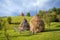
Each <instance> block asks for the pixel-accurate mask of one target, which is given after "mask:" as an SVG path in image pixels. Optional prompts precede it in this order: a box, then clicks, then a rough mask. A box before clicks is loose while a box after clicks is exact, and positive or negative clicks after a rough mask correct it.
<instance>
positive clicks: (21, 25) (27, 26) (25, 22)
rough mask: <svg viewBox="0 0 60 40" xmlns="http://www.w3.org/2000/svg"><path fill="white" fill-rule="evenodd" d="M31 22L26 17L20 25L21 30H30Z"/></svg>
mask: <svg viewBox="0 0 60 40" xmlns="http://www.w3.org/2000/svg"><path fill="white" fill-rule="evenodd" d="M29 29H30V28H29V23H28V22H27V20H26V19H25V18H24V19H23V21H22V22H21V24H20V26H19V30H29Z"/></svg>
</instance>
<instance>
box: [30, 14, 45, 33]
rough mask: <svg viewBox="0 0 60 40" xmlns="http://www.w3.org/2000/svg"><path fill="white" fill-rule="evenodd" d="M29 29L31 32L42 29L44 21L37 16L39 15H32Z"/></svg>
mask: <svg viewBox="0 0 60 40" xmlns="http://www.w3.org/2000/svg"><path fill="white" fill-rule="evenodd" d="M30 31H31V32H32V33H37V32H42V31H44V21H43V20H42V18H41V17H39V15H35V16H33V17H32V19H31V20H30Z"/></svg>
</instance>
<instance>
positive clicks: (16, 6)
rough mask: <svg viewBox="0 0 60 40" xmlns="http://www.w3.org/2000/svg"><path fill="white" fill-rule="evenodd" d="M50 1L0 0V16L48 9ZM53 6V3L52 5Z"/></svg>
mask: <svg viewBox="0 0 60 40" xmlns="http://www.w3.org/2000/svg"><path fill="white" fill-rule="evenodd" d="M51 1H52V0H0V16H3V15H5V16H8V15H10V16H11V15H13V14H14V13H17V14H19V13H20V12H25V13H26V12H28V11H30V12H31V11H36V8H37V10H40V9H47V7H48V8H49V7H50V5H49V4H50V3H49V2H51ZM53 1H54V0H53ZM54 4H55V3H54Z"/></svg>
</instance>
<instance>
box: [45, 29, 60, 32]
mask: <svg viewBox="0 0 60 40" xmlns="http://www.w3.org/2000/svg"><path fill="white" fill-rule="evenodd" d="M54 31H60V29H48V30H45V31H44V32H54Z"/></svg>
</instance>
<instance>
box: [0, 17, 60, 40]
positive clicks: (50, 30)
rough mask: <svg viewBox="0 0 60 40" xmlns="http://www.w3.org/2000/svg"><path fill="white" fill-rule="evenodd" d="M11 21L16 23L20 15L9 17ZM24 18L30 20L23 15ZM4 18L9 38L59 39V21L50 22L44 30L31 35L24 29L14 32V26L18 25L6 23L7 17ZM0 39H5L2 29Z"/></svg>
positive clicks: (20, 39)
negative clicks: (20, 31)
mask: <svg viewBox="0 0 60 40" xmlns="http://www.w3.org/2000/svg"><path fill="white" fill-rule="evenodd" d="M11 18H12V21H11V22H12V23H18V22H21V21H22V20H23V18H24V17H22V16H15V17H11ZM25 18H26V19H27V20H28V22H29V21H30V19H31V17H27V16H25ZM3 20H6V25H5V26H4V27H6V28H7V33H8V35H9V36H8V37H9V39H10V40H60V22H53V23H51V26H50V27H47V25H45V31H44V32H41V33H37V34H35V35H32V34H31V33H30V32H29V31H24V32H22V33H19V32H14V30H13V29H14V26H17V27H18V26H19V24H8V22H7V17H5V18H3ZM0 40H6V38H5V35H4V31H3V30H0Z"/></svg>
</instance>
